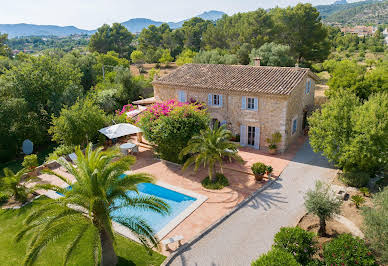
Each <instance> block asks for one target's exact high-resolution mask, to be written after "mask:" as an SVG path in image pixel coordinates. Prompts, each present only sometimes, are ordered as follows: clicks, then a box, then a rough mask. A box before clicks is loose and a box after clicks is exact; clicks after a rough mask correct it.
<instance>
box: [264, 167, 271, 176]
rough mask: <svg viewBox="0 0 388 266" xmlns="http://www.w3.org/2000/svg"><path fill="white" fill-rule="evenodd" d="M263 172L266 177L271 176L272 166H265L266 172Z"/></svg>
mask: <svg viewBox="0 0 388 266" xmlns="http://www.w3.org/2000/svg"><path fill="white" fill-rule="evenodd" d="M265 172H266V174H267V175H270V174H272V172H273V168H272V166H270V165H268V166H267V170H266V171H265Z"/></svg>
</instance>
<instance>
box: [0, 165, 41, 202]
mask: <svg viewBox="0 0 388 266" xmlns="http://www.w3.org/2000/svg"><path fill="white" fill-rule="evenodd" d="M3 171H4V176H2V177H0V192H3V193H5V194H7V195H10V196H13V197H14V198H15V200H17V201H19V202H21V203H24V202H26V201H27V196H28V194H30V193H32V192H34V191H35V190H36V189H38V187H36V186H34V187H31V188H27V187H26V186H24V184H23V183H25V182H28V181H30V180H31V179H34V178H36V177H33V176H29V175H26V174H27V173H28V172H29V170H28V169H26V168H23V169H22V170H20V171H18V172H17V173H14V172H13V171H12V170H11V169H9V168H4V170H3ZM39 188H40V187H39Z"/></svg>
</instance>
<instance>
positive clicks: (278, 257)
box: [251, 248, 300, 266]
mask: <svg viewBox="0 0 388 266" xmlns="http://www.w3.org/2000/svg"><path fill="white" fill-rule="evenodd" d="M251 265H252V266H269V265H270V266H284V265H287V266H299V265H300V264H299V263H298V262H297V261H296V259H295V258H294V256H292V254H290V253H288V252H286V251H284V250H280V249H276V248H275V249H272V250H271V251H269V252H268V253H267V254H263V255H261V256H260V257H259V258H258V259H257V260H256V261H254V262H252V264H251Z"/></svg>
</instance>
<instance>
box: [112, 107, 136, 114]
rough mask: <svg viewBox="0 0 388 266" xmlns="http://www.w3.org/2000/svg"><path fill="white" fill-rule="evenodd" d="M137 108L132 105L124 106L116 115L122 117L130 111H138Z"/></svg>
mask: <svg viewBox="0 0 388 266" xmlns="http://www.w3.org/2000/svg"><path fill="white" fill-rule="evenodd" d="M136 109H137V106H135V105H132V104H126V105H124V106H123V108H122V109H121V110H116V115H118V116H121V115H123V114H125V113H128V112H130V111H133V110H136Z"/></svg>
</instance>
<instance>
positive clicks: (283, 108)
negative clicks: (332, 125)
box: [153, 75, 315, 151]
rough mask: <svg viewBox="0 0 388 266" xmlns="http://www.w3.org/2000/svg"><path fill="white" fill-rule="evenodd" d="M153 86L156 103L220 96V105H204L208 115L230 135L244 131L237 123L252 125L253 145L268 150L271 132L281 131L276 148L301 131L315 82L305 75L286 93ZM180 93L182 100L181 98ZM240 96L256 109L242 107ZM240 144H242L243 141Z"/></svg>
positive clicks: (294, 138) (202, 99)
mask: <svg viewBox="0 0 388 266" xmlns="http://www.w3.org/2000/svg"><path fill="white" fill-rule="evenodd" d="M308 81H310V82H311V87H310V91H309V93H308V94H306V83H307V82H308ZM153 85H154V97H155V100H156V101H157V102H161V101H167V100H169V99H177V100H184V101H189V100H191V99H195V100H197V101H199V102H203V103H206V104H208V97H209V94H211V95H214V94H216V95H222V105H221V106H211V105H208V111H209V114H210V116H211V117H212V118H213V119H217V120H218V121H219V122H220V123H222V124H223V123H225V124H227V126H228V128H229V129H231V130H232V132H233V133H234V134H241V133H243V134H245V135H246V134H247V132H246V131H247V130H246V129H245V131H244V130H243V129H241V126H243V127H244V126H245V127H246V128H248V127H255V128H256V131H257V130H258V131H259V132H260V133H259V132H256V134H258V133H259V136H260V137H259V138H257V139H256V140H255V141H256V143H257V141H258V142H259V145H256V148H259V149H262V150H266V149H268V143H267V141H266V140H267V138H270V137H271V135H272V134H273V133H275V132H280V133H281V134H282V141H281V143H280V144H279V145H278V149H279V150H280V151H284V150H285V149H287V147H288V146H289V145H290V144H291V143H292V142H294V141H295V140H296V138H297V137H298V136H300V135H301V134H302V133H303V117H304V115H305V114H306V111H308V110H310V108H312V106H313V104H314V91H315V81H314V79H313V78H311V77H310V75H306V76H305V77H304V78H303V79H302V81H300V82H299V84H298V85H297V86H296V87H295V88H294V89H293V91H292V92H291V93H290V94H289V95H278V94H264V93H253V92H250V93H249V92H236V91H232V90H230V91H225V90H214V89H207V88H198V87H188V86H179V85H166V84H158V83H154V84H153ZM182 92H183V94H184V96H183V97H184V99H182V98H181V97H182ZM243 97H245V100H246V98H256V99H257V103H258V108H257V110H247V109H246V108H245V109H244V108H243V104H242V102H243V99H244V98H243ZM294 119H297V120H296V128H295V132H294V133H293V132H292V126H293V120H294ZM245 142H246V139H245ZM243 144H246V143H244V141H243Z"/></svg>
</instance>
